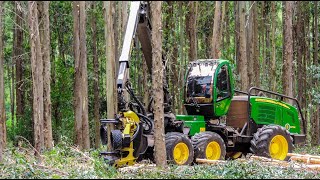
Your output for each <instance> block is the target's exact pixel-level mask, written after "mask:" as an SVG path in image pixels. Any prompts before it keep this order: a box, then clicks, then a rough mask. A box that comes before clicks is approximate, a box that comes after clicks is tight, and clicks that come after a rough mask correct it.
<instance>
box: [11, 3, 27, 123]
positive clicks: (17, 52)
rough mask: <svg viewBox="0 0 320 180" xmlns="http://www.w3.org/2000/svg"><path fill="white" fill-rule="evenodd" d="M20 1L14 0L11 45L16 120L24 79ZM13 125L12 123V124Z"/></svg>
mask: <svg viewBox="0 0 320 180" xmlns="http://www.w3.org/2000/svg"><path fill="white" fill-rule="evenodd" d="M19 3H20V2H18V1H15V2H14V5H15V11H14V12H15V25H14V40H15V41H14V46H13V54H14V55H13V60H14V61H15V62H16V81H17V83H16V95H17V97H16V103H17V111H16V120H17V124H18V121H20V120H22V116H23V114H24V108H25V105H24V91H25V90H24V80H23V72H24V69H23V57H22V54H23V44H22V43H23V29H22V27H23V21H24V20H23V14H22V10H21V9H20V8H18V5H19ZM13 125H14V124H13Z"/></svg>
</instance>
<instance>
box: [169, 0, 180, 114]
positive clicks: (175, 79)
mask: <svg viewBox="0 0 320 180" xmlns="http://www.w3.org/2000/svg"><path fill="white" fill-rule="evenodd" d="M173 8H174V4H173V2H171V3H170V10H169V13H170V16H171V17H176V16H175V15H174V11H173ZM174 19H177V18H174ZM170 29H171V38H172V39H174V40H173V41H172V43H173V49H172V53H173V54H172V66H171V67H172V78H171V79H172V95H173V100H172V102H173V104H172V107H173V113H176V112H177V111H176V106H177V104H178V103H177V99H178V95H179V93H178V84H176V83H177V82H178V78H179V76H178V68H177V67H178V43H177V41H175V39H176V37H177V34H176V32H177V31H176V29H177V28H176V23H175V21H173V20H171V21H170Z"/></svg>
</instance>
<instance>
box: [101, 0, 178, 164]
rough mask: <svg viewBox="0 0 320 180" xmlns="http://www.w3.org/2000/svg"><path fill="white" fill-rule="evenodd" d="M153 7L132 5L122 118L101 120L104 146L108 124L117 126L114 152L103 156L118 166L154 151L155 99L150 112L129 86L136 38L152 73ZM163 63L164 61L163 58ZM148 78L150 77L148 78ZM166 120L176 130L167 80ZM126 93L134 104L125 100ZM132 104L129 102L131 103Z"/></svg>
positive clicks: (120, 84)
mask: <svg viewBox="0 0 320 180" xmlns="http://www.w3.org/2000/svg"><path fill="white" fill-rule="evenodd" d="M149 17H150V16H149V6H148V3H147V2H145V1H133V2H131V4H130V14H129V18H128V22H127V28H126V32H125V36H124V40H123V46H122V52H121V55H120V59H119V63H120V64H119V71H118V77H117V93H118V110H119V112H118V114H116V116H115V119H101V120H100V121H101V129H100V135H101V140H102V143H103V144H106V143H107V142H106V141H107V139H108V138H107V129H106V128H107V126H106V124H107V123H113V124H114V125H115V130H112V131H111V134H110V139H111V146H112V151H111V152H102V153H101V155H107V156H106V157H105V160H107V161H108V163H110V164H112V165H115V166H122V165H125V164H133V163H134V162H135V161H136V159H137V158H138V157H139V156H140V155H142V154H144V153H145V152H146V150H147V148H148V147H151V148H153V141H152V140H149V139H148V138H151V139H152V138H153V112H152V110H150V106H151V104H152V98H151V100H150V102H149V105H148V107H149V108H148V111H149V113H147V110H146V108H145V107H144V106H143V105H142V103H141V102H140V101H139V100H138V98H137V97H136V96H135V94H134V92H133V90H132V88H131V84H130V82H129V77H128V71H129V67H130V64H129V62H130V56H131V52H132V46H133V45H134V42H136V41H135V38H138V40H139V42H140V44H141V50H142V52H143V56H144V59H145V61H146V64H147V67H148V73H149V74H151V72H152V46H151V23H150V19H149ZM162 61H163V63H164V62H165V61H164V58H163V60H162ZM145 78H146V77H145ZM163 84H164V88H163V90H164V114H165V115H164V116H165V126H167V127H170V128H171V129H173V128H172V126H176V125H175V124H174V119H175V116H174V115H173V114H172V113H171V96H170V95H169V91H168V90H167V83H166V79H165V78H164V83H163ZM124 90H126V91H127V92H128V93H129V95H130V97H131V99H132V101H130V100H126V99H125V98H124V97H125V96H124ZM127 101H128V102H127Z"/></svg>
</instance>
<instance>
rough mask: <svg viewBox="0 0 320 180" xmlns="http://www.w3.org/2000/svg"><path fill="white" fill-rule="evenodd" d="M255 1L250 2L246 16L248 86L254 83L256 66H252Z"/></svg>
mask: <svg viewBox="0 0 320 180" xmlns="http://www.w3.org/2000/svg"><path fill="white" fill-rule="evenodd" d="M255 4H256V2H251V3H250V6H251V8H250V10H249V15H248V17H247V19H248V20H247V22H248V23H246V36H247V40H246V42H247V43H246V48H247V61H248V79H249V86H250V87H251V86H253V85H254V84H255V78H254V70H255V68H256V67H254V62H255V59H254V51H255V44H254V43H255V42H254V40H253V35H254V30H253V28H254V24H253V23H254V17H253V16H254V15H253V14H254V12H253V10H254V7H253V6H255Z"/></svg>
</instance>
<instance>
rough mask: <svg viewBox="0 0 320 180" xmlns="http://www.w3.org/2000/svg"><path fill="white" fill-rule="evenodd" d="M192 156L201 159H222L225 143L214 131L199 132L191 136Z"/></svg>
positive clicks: (224, 154)
mask: <svg viewBox="0 0 320 180" xmlns="http://www.w3.org/2000/svg"><path fill="white" fill-rule="evenodd" d="M192 144H193V147H194V156H195V159H194V160H196V158H201V159H209V160H224V159H225V156H226V145H225V143H224V141H223V139H222V137H221V136H220V135H219V134H217V133H215V132H208V131H206V132H201V133H197V134H195V135H194V136H193V137H192Z"/></svg>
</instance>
